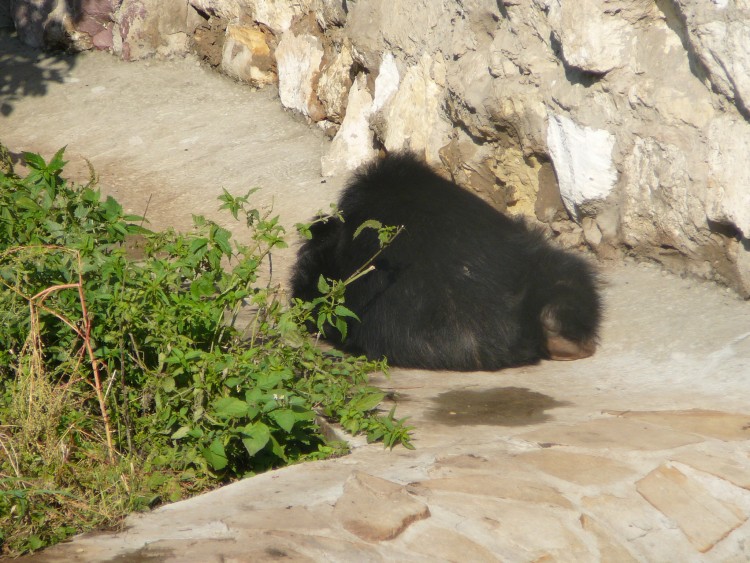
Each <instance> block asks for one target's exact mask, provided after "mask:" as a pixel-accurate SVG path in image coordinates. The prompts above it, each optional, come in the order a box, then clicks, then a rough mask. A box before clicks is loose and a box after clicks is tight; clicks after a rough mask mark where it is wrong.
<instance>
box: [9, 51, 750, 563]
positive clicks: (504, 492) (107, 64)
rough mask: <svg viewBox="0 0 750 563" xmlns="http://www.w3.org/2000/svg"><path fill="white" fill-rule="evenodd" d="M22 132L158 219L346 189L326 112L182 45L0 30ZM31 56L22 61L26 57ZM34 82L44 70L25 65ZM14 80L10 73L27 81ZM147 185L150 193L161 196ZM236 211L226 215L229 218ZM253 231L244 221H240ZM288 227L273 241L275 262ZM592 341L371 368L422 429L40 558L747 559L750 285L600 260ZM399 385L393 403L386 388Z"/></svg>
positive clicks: (184, 218) (180, 219)
mask: <svg viewBox="0 0 750 563" xmlns="http://www.w3.org/2000/svg"><path fill="white" fill-rule="evenodd" d="M0 53H2V54H3V56H7V55H8V53H10V55H11V56H12V57H15V58H16V59H17V61H26V64H23V65H14V66H13V67H12V68H13V69H14V72H16V73H22V72H25V73H26V75H24V76H16V77H14V78H15V79H17V80H16V82H15V83H17V84H23V81H24V80H26V83H27V86H29V87H27V88H26V90H25V91H27V92H31V93H34V94H35V95H33V96H32V95H27V96H20V97H15V98H13V99H12V100H11V109H12V111H10V113H8V114H7V115H4V116H2V117H0V140H2V141H3V142H4V143H6V144H7V145H8V146H9V147H10V148H11V150H14V151H20V150H32V151H36V152H41V153H43V154H46V155H48V156H49V155H51V154H52V153H53V152H54V151H55V150H56V149H57V148H59V147H60V146H62V145H64V144H67V145H68V152H67V155H68V157H69V159H70V160H71V166H72V170H74V171H75V170H77V171H78V172H79V173H80V175H81V177H82V178H84V179H85V177H86V175H87V166H86V163H85V161H84V160H83V158H84V157H85V158H88V159H90V160H91V162H92V163H93V164H94V166H95V167H96V169H97V170H98V172H99V173H100V176H101V185H102V187H103V188H104V189H105V190H106V191H108V192H109V193H112V194H114V195H115V196H117V197H118V199H120V200H121V201H123V202H124V204H125V205H126V207H128V208H129V210H131V211H133V212H136V213H139V212H143V210H144V209H145V208H146V205H148V206H149V212H148V213H147V215H148V216H149V217H150V218H151V219H152V221H153V224H154V226H157V227H158V226H166V225H173V226H176V227H182V228H184V227H185V226H187V225H189V224H190V214H191V213H211V212H212V209H213V208H214V207H215V205H214V203H215V197H216V196H217V195H219V194H220V193H221V188H222V187H226V188H227V189H229V190H230V191H231V192H233V193H242V192H244V191H245V190H246V189H247V188H250V187H253V186H255V185H260V186H262V187H263V190H262V192H260V195H259V196H258V197H259V198H261V199H260V200H259V202H260V204H261V205H264V206H270V205H271V204H272V203H273V205H274V211H275V212H277V213H279V214H280V215H281V217H282V220H283V221H284V222H285V223H284V224H286V225H288V226H291V224H293V223H294V222H296V221H300V220H303V219H305V218H307V217H309V216H310V215H311V214H312V213H314V212H315V211H316V210H317V209H319V208H325V207H327V204H328V202H330V201H332V200H334V199H335V197H336V193H337V190H338V188H340V186H341V185H342V183H343V179H342V178H333V179H330V180H328V181H326V182H324V181H323V180H322V178H321V177H320V175H319V160H320V156H321V155H322V154H323V149H324V147H325V143H326V142H327V141H326V140H325V138H324V137H323V136H322V134H321V133H320V132H319V131H317V130H315V129H312V128H310V127H308V126H307V125H306V124H305V123H303V122H301V121H300V120H298V119H297V118H295V117H294V116H292V115H290V114H289V113H286V112H284V111H283V110H282V109H281V108H280V107H279V105H278V102H277V100H275V99H274V93H273V90H271V89H269V90H266V91H261V92H253V91H250V90H249V89H247V88H246V87H243V86H241V85H238V84H235V83H233V82H231V81H229V80H227V79H225V78H222V77H220V76H217V75H215V74H211V73H209V72H207V71H205V70H203V69H202V68H200V67H198V66H197V65H196V64H195V62H193V61H190V60H184V61H183V60H179V61H172V62H156V61H151V62H149V63H137V64H125V63H121V62H120V61H117V60H115V59H113V58H110V57H108V56H106V55H103V54H98V53H89V54H84V55H81V56H78V57H75V58H65V57H54V56H53V57H37V56H36V55H35V54H33V53H31V54H30V53H29V52H28V51H25V50H24V49H23V48H21V47H19V46H18V45H17V44H15V43H13V42H11V41H10V40H9V39H8V38H7V37H6V36H0ZM19 69H22V70H19ZM32 86H33V87H32ZM19 87H20V86H19ZM149 201H150V203H149ZM227 226H229V227H231V226H232V225H231V224H227ZM237 234H238V236H240V237H241V236H242V233H241V232H238V233H237ZM293 252H294V248H291V249H288V250H287V251H286V252H282V253H280V254H279V255H278V256H277V257H275V261H274V272H275V275H278V276H280V278H279V279H284V276H285V272H287V271H288V268H289V265H290V264H291V260H292V256H293ZM602 268H603V275H604V277H605V278H606V282H607V285H606V288H605V290H604V300H605V305H606V315H605V317H606V318H605V325H604V330H603V335H602V345H601V347H600V349H599V350H598V352H597V354H596V355H594V356H593V357H591V358H588V359H586V360H581V361H577V362H567V363H565V362H543V363H541V364H539V365H536V366H527V367H523V368H517V369H510V370H504V371H501V372H497V373H445V372H424V371H417V370H400V369H398V370H393V371H392V372H391V376H390V378H385V377H376V378H375V383H376V384H378V385H381V386H382V387H383V388H385V389H387V390H389V392H390V393H391V394H392V396H393V397H394V399H393V401H394V402H395V403H396V405H397V408H398V410H397V413H398V415H399V416H409V417H410V424H412V425H413V426H414V427H415V436H416V439H415V445H416V450H414V451H408V450H405V449H398V448H397V449H395V450H393V451H387V450H384V449H383V448H382V447H381V446H378V445H369V446H368V445H361V441H360V442H357V443H358V444H360V445H359V446H358V447H355V449H354V451H353V452H352V454H351V455H349V456H347V457H344V458H341V459H335V460H328V461H323V462H315V463H309V464H304V465H298V466H294V467H289V468H285V469H281V470H278V471H273V472H269V473H267V474H264V475H260V476H257V477H253V478H251V479H246V480H244V481H241V482H238V483H234V484H232V485H229V486H226V487H223V488H221V489H219V490H217V491H214V492H212V493H209V494H205V495H202V496H200V497H196V498H193V499H189V500H187V501H183V502H180V503H176V504H173V505H168V506H164V507H161V508H159V509H157V510H154V511H152V512H150V513H147V514H137V515H132V516H131V517H129V518H128V519H127V521H126V522H125V525H124V527H123V529H122V530H119V531H114V532H105V533H95V534H87V535H84V536H81V537H78V538H75V539H74V540H73V541H71V542H67V543H65V544H61V545H59V546H56V547H53V548H51V549H48V550H46V551H43V552H41V553H39V554H35V555H33V556H31V557H28V558H27V559H28V560H31V561H50V562H52V561H59V562H63V561H65V562H68V561H120V562H126V561H127V562H131V561H134V562H138V561H180V562H192V561H194V562H205V561H226V562H244V561H253V562H254V561H276V560H284V561H342V562H344V561H346V562H349V561H415V562H421V561H457V562H459V561H460V562H463V561H508V562H526V561H536V562H548V561H575V562H588V561H591V562H595V561H613V562H623V561H691V562H693V561H712V562H713V561H717V562H719V561H721V562H734V561H737V562H740V561H748V560H750V540H749V539H748V538H750V523H748V515H749V514H750V439H749V437H748V429H749V428H750V427H749V426H748V422H750V303H748V302H743V301H740V300H739V299H737V297H736V296H734V295H733V294H732V293H730V292H727V291H726V290H724V289H721V288H719V287H716V286H713V285H711V284H707V283H702V282H696V281H694V280H689V279H680V278H677V277H674V276H671V275H667V274H663V273H661V272H660V271H659V270H657V269H655V268H652V267H649V266H643V265H636V264H634V263H632V262H628V263H626V264H613V263H610V264H604V265H603V266H602ZM389 407H390V405H386V408H389Z"/></svg>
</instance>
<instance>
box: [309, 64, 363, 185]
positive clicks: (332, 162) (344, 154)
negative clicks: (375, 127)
mask: <svg viewBox="0 0 750 563" xmlns="http://www.w3.org/2000/svg"><path fill="white" fill-rule="evenodd" d="M371 113H372V96H371V95H370V92H369V91H368V90H367V77H366V76H365V75H364V73H360V74H359V75H357V78H356V79H355V80H354V84H352V87H351V89H350V90H349V99H348V102H347V106H346V116H345V117H344V120H343V122H342V123H341V127H340V128H339V130H338V133H336V136H335V137H334V138H333V142H332V143H331V148H330V149H329V151H328V154H326V155H325V156H323V158H322V159H321V168H322V172H323V175H324V176H334V175H336V174H342V173H344V172H347V171H349V170H354V169H355V168H357V167H358V166H360V165H361V164H363V163H365V162H367V161H368V160H371V159H372V158H374V157H375V155H376V154H377V152H376V151H375V149H374V148H373V132H372V131H371V130H370V121H369V119H370V114H371Z"/></svg>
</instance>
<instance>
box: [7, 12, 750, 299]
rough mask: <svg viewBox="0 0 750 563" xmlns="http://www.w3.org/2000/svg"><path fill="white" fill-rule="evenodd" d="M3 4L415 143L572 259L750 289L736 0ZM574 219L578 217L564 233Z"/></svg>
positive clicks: (347, 136) (37, 30)
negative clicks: (197, 60)
mask: <svg viewBox="0 0 750 563" xmlns="http://www.w3.org/2000/svg"><path fill="white" fill-rule="evenodd" d="M71 6H73V4H72V3H71V2H70V1H69V0H10V14H11V17H12V18H13V21H14V22H15V25H16V27H17V29H18V33H19V37H20V38H21V39H22V40H24V41H25V42H27V43H29V44H31V45H36V46H43V45H48V46H49V45H53V46H55V45H57V46H59V45H64V46H67V47H68V48H74V49H86V48H91V47H95V48H99V49H109V50H111V51H112V52H114V53H116V54H118V55H120V56H121V57H123V58H124V59H128V60H132V59H137V58H142V57H146V56H152V55H155V54H156V55H162V56H169V55H179V54H183V53H186V52H187V51H189V50H193V51H195V52H197V53H198V54H199V55H200V56H202V57H203V58H204V59H205V60H206V61H207V62H208V63H209V64H211V65H213V66H215V67H219V68H220V69H221V70H222V71H223V72H225V73H227V74H229V75H231V76H234V77H235V78H237V79H239V80H242V81H245V82H247V83H249V84H251V85H253V86H256V87H259V86H263V85H266V84H271V83H277V84H278V88H279V96H280V99H281V102H282V103H283V104H284V105H285V106H286V107H288V108H290V109H293V110H295V111H297V112H299V113H301V114H302V115H304V116H305V117H306V118H308V119H309V120H310V121H311V122H314V123H316V124H318V125H319V126H320V127H322V128H324V129H325V130H326V131H327V132H328V133H329V134H330V135H331V137H332V138H333V142H332V145H331V149H330V152H329V154H328V155H326V156H325V157H324V158H323V161H322V163H321V165H322V170H323V173H324V174H336V173H340V172H343V171H346V170H349V169H352V168H354V167H356V166H357V165H359V164H360V163H362V162H364V161H366V160H368V159H370V158H373V157H374V156H375V155H376V154H377V153H378V151H381V150H386V151H393V150H398V149H402V148H410V149H412V150H415V151H417V152H419V153H422V154H424V156H425V158H426V159H427V160H428V161H429V162H431V163H433V164H434V165H436V166H438V167H440V168H441V169H442V170H443V171H444V172H445V173H446V175H450V176H452V177H453V178H454V179H455V180H456V181H458V182H459V183H460V184H462V185H464V186H466V187H467V188H469V189H473V190H476V191H477V192H479V193H480V194H482V195H483V197H485V198H487V199H488V200H489V201H491V202H492V203H493V204H495V205H496V206H497V207H498V208H500V209H504V210H506V211H507V212H509V213H512V214H523V215H526V216H528V217H530V218H531V219H532V220H534V221H539V222H542V223H544V224H547V225H549V226H550V228H551V230H552V232H553V233H554V234H555V235H556V237H557V238H558V240H559V241H560V242H561V243H562V244H563V245H566V246H577V245H587V246H589V247H590V248H592V249H593V250H594V251H595V252H596V253H597V254H599V255H600V256H603V257H616V256H620V255H621V254H622V253H623V252H624V253H629V254H633V255H637V256H641V257H647V258H650V259H654V260H656V261H658V262H660V263H662V264H664V265H665V266H667V267H668V268H670V269H672V270H675V271H680V272H689V273H693V274H698V275H700V276H702V277H705V278H711V279H717V280H720V281H722V282H724V283H726V284H728V285H730V286H732V287H734V288H735V289H737V290H738V291H739V292H740V293H741V294H743V295H744V296H746V297H747V296H750V166H748V163H747V161H746V158H747V155H748V154H750V123H749V120H750V1H748V0H710V1H709V0H528V1H525V2H521V1H518V0H505V1H499V0H390V1H389V2H382V1H380V0H356V1H353V0H190V3H187V2H186V0H79V1H78V2H77V3H76V4H75V9H73V8H72V7H71ZM569 219H570V220H569Z"/></svg>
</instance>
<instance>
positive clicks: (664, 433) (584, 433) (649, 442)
mask: <svg viewBox="0 0 750 563" xmlns="http://www.w3.org/2000/svg"><path fill="white" fill-rule="evenodd" d="M519 438H522V439H524V440H527V441H529V442H537V443H541V444H559V445H566V446H583V447H588V448H617V449H619V448H630V449H634V450H665V449H669V448H676V447H679V446H684V445H687V444H695V443H696V442H700V441H701V438H700V437H698V436H696V435H695V434H688V433H685V432H677V431H675V430H669V429H665V428H659V427H658V426H655V425H653V424H649V423H646V422H637V421H633V420H625V419H622V418H600V419H596V420H591V421H588V422H584V423H581V424H576V425H574V426H563V425H554V426H553V425H547V426H545V427H543V428H540V429H539V430H532V431H531V432H528V433H526V434H521V435H519Z"/></svg>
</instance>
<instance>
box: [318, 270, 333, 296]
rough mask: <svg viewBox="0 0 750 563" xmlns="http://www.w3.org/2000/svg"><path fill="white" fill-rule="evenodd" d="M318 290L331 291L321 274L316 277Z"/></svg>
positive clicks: (321, 291) (322, 291)
mask: <svg viewBox="0 0 750 563" xmlns="http://www.w3.org/2000/svg"><path fill="white" fill-rule="evenodd" d="M318 291H319V292H320V293H328V292H329V291H331V286H330V285H328V282H327V281H326V279H325V278H324V277H323V275H322V274H321V276H320V277H319V278H318Z"/></svg>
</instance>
